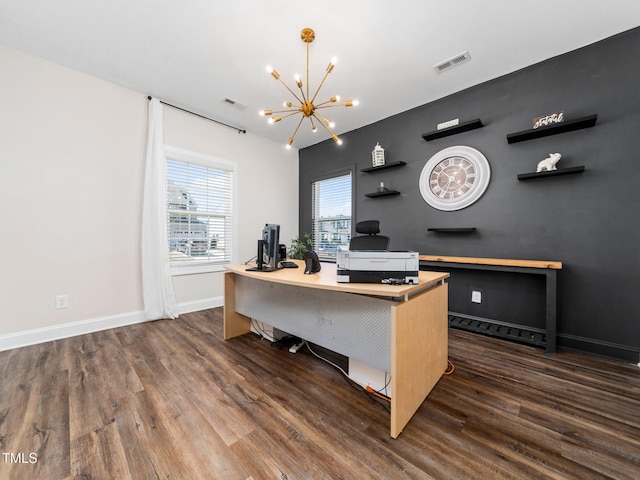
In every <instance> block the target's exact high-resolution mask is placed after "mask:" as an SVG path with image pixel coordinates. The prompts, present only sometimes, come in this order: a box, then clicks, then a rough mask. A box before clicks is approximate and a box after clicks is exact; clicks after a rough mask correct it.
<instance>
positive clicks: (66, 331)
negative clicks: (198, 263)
mask: <svg viewBox="0 0 640 480" xmlns="http://www.w3.org/2000/svg"><path fill="white" fill-rule="evenodd" d="M223 304H224V297H212V298H208V299H204V300H198V301H193V302H184V303H180V304H178V305H177V308H178V312H179V313H181V314H182V313H189V312H196V311H199V310H207V309H210V308H216V307H221V306H222V305H223ZM146 321H147V320H146V318H145V316H144V312H143V311H142V310H141V311H137V312H128V313H121V314H117V315H110V316H107V317H99V318H92V319H89V320H80V321H78V322H70V323H63V324H60V325H52V326H50V327H43V328H34V329H32V330H24V331H22V332H15V333H7V334H4V335H0V352H2V351H5V350H12V349H14V348H20V347H27V346H29V345H36V344H38V343H44V342H51V341H53V340H60V339H63V338H69V337H75V336H77V335H85V334H87V333H93V332H99V331H101V330H108V329H111V328H118V327H124V326H127V325H133V324H136V323H144V322H146Z"/></svg>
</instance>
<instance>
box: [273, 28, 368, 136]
mask: <svg viewBox="0 0 640 480" xmlns="http://www.w3.org/2000/svg"><path fill="white" fill-rule="evenodd" d="M300 38H301V39H302V41H303V42H304V43H306V44H307V77H306V81H305V83H304V84H303V83H302V79H301V78H300V75H296V76H295V77H294V79H295V83H296V86H297V87H298V90H300V92H299V93H296V92H294V91H293V90H292V89H290V88H289V87H288V86H287V84H286V83H284V82H283V81H282V79H281V78H280V74H279V73H278V72H276V71H275V70H274V69H273V67H271V66H267V73H269V74H270V75H271V76H272V77H273V78H275V79H276V80H278V81H279V82H280V83H281V84H282V85H283V86H284V88H286V89H287V90H288V91H289V93H291V95H293V97H294V98H295V102H292V101H285V102H284V103H283V106H284V107H285V108H284V110H261V111H260V115H261V116H268V117H269V123H270V124H274V123H276V122H279V121H280V120H282V119H284V118H287V117H291V116H294V115H298V114H300V121H299V122H298V125H297V126H296V128H295V130H294V131H293V133H292V134H291V136H290V137H289V140H288V141H287V148H291V144H292V143H293V139H294V138H295V136H296V133H298V129H299V128H300V125H302V122H303V121H304V119H305V118H308V119H309V122H310V124H311V131H312V132H316V131H317V130H318V127H317V125H321V126H322V127H323V128H324V129H325V130H326V131H327V132H329V135H331V138H332V139H333V140H334V141H335V142H336V143H337V144H338V145H341V144H342V140H340V138H339V137H338V136H337V135H336V134H335V133H333V132H332V131H331V129H332V128H334V127H335V124H334V123H333V122H332V121H331V120H329V119H328V118H326V117H324V116H323V115H321V114H320V113H318V110H322V109H325V108H330V107H353V106H356V105H358V101H357V100H347V101H345V102H344V103H339V102H340V97H339V96H338V95H336V96H333V97H331V98H330V99H329V100H327V101H324V102H321V103H315V101H316V97H317V96H318V93H320V89H321V88H322V85H323V84H324V81H325V80H326V79H327V76H328V75H329V74H330V73H331V72H332V71H333V68H334V67H335V66H336V58H335V57H333V58H332V59H331V62H330V63H329V66H328V67H327V70H326V71H325V73H324V76H323V77H322V81H321V82H320V84H319V85H318V88H317V89H316V91H315V93H314V94H313V96H310V95H309V44H310V43H311V42H313V41H314V40H315V38H316V34H315V32H314V31H313V30H312V29H310V28H304V29H303V30H302V32H300ZM303 85H304V87H303ZM314 120H315V121H314Z"/></svg>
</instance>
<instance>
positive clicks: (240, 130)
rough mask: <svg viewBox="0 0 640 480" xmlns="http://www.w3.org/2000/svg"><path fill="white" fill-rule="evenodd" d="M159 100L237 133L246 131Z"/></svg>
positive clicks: (149, 97)
mask: <svg viewBox="0 0 640 480" xmlns="http://www.w3.org/2000/svg"><path fill="white" fill-rule="evenodd" d="M152 98H153V97H152V96H151V95H149V96H148V97H147V99H148V100H151V99H152ZM159 102H160V103H162V104H163V105H166V106H168V107H172V108H175V109H178V110H182V111H183V112H186V113H190V114H191V115H195V116H196V117H200V118H204V119H205V120H209V121H211V122H215V123H217V124H219V125H224V126H225V127H229V128H232V129H233V130H237V131H238V133H247V131H246V130H244V129H242V128H238V127H234V126H232V125H227V124H226V123H222V122H220V121H218V120H214V119H213V118H209V117H205V116H204V115H200V114H199V113H195V112H190V111H189V110H185V109H184V108H181V107H178V106H176V105H171V104H170V103H167V102H163V101H162V100H159Z"/></svg>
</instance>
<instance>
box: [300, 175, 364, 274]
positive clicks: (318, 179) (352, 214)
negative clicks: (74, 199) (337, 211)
mask: <svg viewBox="0 0 640 480" xmlns="http://www.w3.org/2000/svg"><path fill="white" fill-rule="evenodd" d="M355 170H356V169H355V165H350V166H348V167H344V168H340V169H337V170H332V171H330V172H326V173H324V174H323V175H319V176H317V177H314V178H312V179H311V181H310V185H311V238H312V242H313V249H314V251H316V253H318V257H320V261H322V262H332V263H335V261H336V254H335V253H334V254H333V255H328V256H327V255H321V254H320V252H319V251H318V246H317V244H316V241H315V240H316V238H315V235H314V229H315V207H316V206H315V203H314V190H315V184H316V183H317V182H322V181H324V180H331V179H333V178H338V177H343V176H346V175H350V177H351V212H350V216H349V221H350V222H351V225H350V228H349V231H350V233H349V238H352V237H353V235H354V229H355V221H356V220H355V204H356V203H355V202H356V179H355ZM341 218H342V217H341ZM336 220H338V219H337V218H336Z"/></svg>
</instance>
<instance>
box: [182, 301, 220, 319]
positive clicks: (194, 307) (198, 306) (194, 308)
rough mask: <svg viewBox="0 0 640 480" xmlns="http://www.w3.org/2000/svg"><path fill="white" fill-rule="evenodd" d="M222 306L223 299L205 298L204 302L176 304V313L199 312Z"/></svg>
mask: <svg viewBox="0 0 640 480" xmlns="http://www.w3.org/2000/svg"><path fill="white" fill-rule="evenodd" d="M223 305H224V297H212V298H205V299H204V300H195V301H193V302H184V303H179V304H178V312H179V313H180V314H181V315H182V314H183V313H191V312H199V311H201V310H209V309H210V308H217V307H221V306H223Z"/></svg>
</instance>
